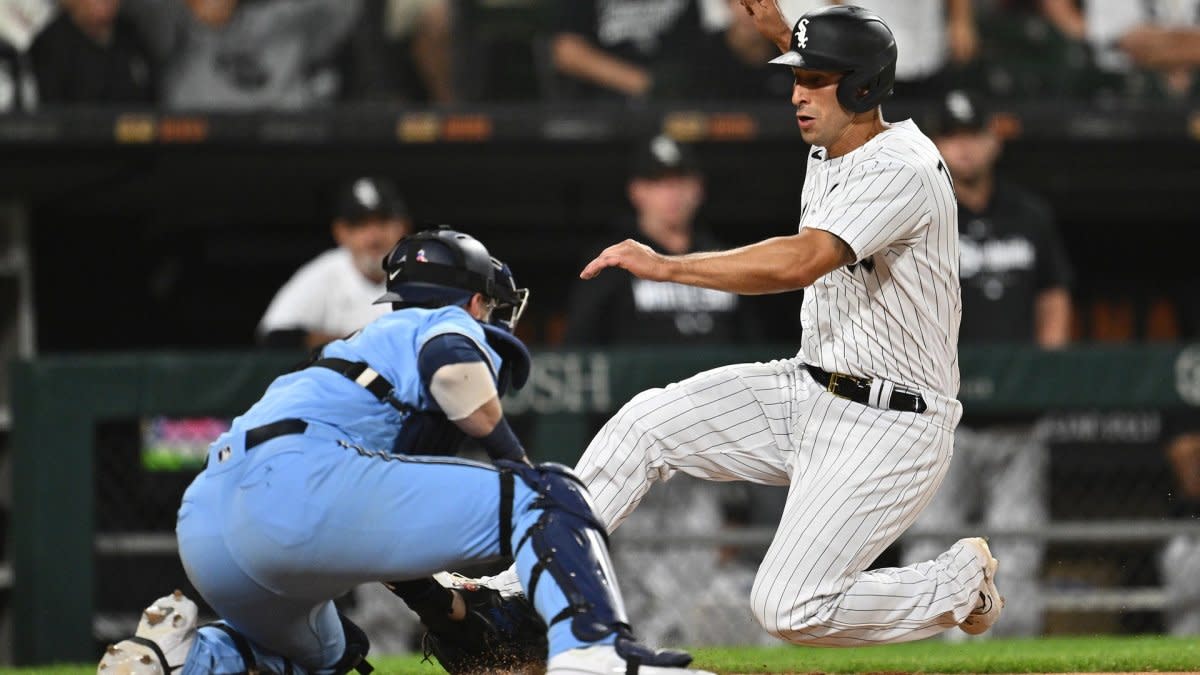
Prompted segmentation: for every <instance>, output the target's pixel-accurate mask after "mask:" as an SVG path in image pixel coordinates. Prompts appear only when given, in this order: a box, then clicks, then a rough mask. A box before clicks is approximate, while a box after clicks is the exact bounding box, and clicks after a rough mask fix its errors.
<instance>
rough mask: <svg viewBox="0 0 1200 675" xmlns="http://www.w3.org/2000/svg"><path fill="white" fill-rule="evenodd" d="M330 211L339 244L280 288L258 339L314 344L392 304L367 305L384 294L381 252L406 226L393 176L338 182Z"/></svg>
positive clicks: (345, 332)
mask: <svg viewBox="0 0 1200 675" xmlns="http://www.w3.org/2000/svg"><path fill="white" fill-rule="evenodd" d="M336 209H337V212H336V217H335V218H334V221H333V226H332V230H333V239H334V241H336V242H337V245H338V247H337V248H335V249H331V250H329V251H326V252H324V253H322V254H321V255H319V256H317V257H316V258H315V259H313V260H312V261H310V262H308V263H307V264H305V265H304V266H303V267H301V268H300V269H299V270H298V271H297V272H296V273H295V274H294V275H292V278H291V279H289V280H288V282H287V283H286V284H284V285H283V287H282V288H280V289H279V291H278V292H277V293H276V294H275V298H274V299H273V300H271V304H270V306H269V307H267V311H266V314H264V315H263V318H262V321H261V322H260V323H259V325H258V338H259V341H260V342H261V343H263V344H265V345H267V346H271V347H301V346H303V347H305V348H308V349H313V348H316V347H320V346H321V345H323V344H325V343H327V342H329V341H331V340H336V339H338V338H341V337H344V336H346V335H349V334H350V333H353V332H354V331H356V330H358V329H360V328H362V327H363V326H365V325H366V324H368V323H370V322H371V321H372V320H373V319H375V318H376V317H378V316H381V315H383V314H384V313H386V312H387V311H389V310H390V307H388V306H387V305H376V304H373V303H374V302H375V300H376V299H377V298H379V296H381V295H383V293H384V282H385V281H386V280H385V279H384V274H383V267H382V262H383V256H384V255H386V254H387V252H388V251H389V250H391V248H392V246H393V245H394V244H395V243H396V241H398V240H399V239H400V238H401V237H403V236H405V235H407V234H409V232H410V231H411V230H412V223H411V220H410V219H409V215H408V211H407V209H406V208H405V205H404V202H403V201H402V200H401V198H400V195H399V194H398V193H397V191H396V188H395V186H394V185H393V184H392V183H391V181H388V180H387V179H384V178H373V177H363V178H358V179H355V180H354V181H352V182H350V183H347V184H346V185H344V186H342V187H341V189H340V191H339V193H338V196H337V206H336Z"/></svg>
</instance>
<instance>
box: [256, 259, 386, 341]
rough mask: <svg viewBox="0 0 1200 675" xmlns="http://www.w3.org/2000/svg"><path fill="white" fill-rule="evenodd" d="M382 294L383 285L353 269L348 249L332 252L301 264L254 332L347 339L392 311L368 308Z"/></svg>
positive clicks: (281, 289)
mask: <svg viewBox="0 0 1200 675" xmlns="http://www.w3.org/2000/svg"><path fill="white" fill-rule="evenodd" d="M385 290H386V289H385V288H384V284H383V282H380V283H375V282H373V281H371V280H370V279H368V278H366V277H364V276H363V275H362V272H359V271H358V268H357V267H355V266H354V260H353V259H352V258H351V256H350V252H349V251H347V250H346V249H344V248H335V249H331V250H329V251H326V252H324V253H322V254H321V255H319V256H317V257H316V258H313V259H312V260H310V261H309V262H308V263H305V265H304V266H303V267H301V268H300V269H298V270H296V273H295V274H293V275H292V278H291V279H288V281H287V283H285V284H284V285H283V286H282V287H281V288H280V289H279V291H278V292H277V293H276V294H275V298H274V299H272V300H271V304H270V305H269V306H268V307H267V311H266V313H265V314H264V315H263V318H262V320H261V321H260V322H259V324H258V332H259V334H260V335H265V334H266V333H269V332H271V331H274V330H294V329H302V330H306V331H309V332H317V333H326V334H328V335H349V334H350V333H353V332H354V331H356V330H358V329H360V328H362V327H363V326H365V325H367V324H368V323H371V321H373V320H375V319H376V318H377V317H380V316H382V315H383V314H385V313H387V312H389V311H391V309H392V307H391V305H388V304H383V305H375V304H372V303H374V302H375V301H376V300H377V299H378V298H379V296H381V295H383V294H384V292H385Z"/></svg>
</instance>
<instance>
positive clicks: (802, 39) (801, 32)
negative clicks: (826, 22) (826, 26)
mask: <svg viewBox="0 0 1200 675" xmlns="http://www.w3.org/2000/svg"><path fill="white" fill-rule="evenodd" d="M796 46H797V47H801V48H804V49H807V48H808V19H800V22H799V23H797V24H796Z"/></svg>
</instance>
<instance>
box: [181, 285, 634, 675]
mask: <svg viewBox="0 0 1200 675" xmlns="http://www.w3.org/2000/svg"><path fill="white" fill-rule="evenodd" d="M447 333H456V334H458V335H462V336H465V337H467V338H469V339H470V340H472V341H473V342H474V343H475V345H476V346H477V347H478V348H479V351H480V352H481V353H482V354H483V355H484V357H485V360H487V362H488V365H489V366H490V367H491V369H492V373H493V376H496V374H497V373H499V372H500V367H501V365H502V363H501V356H500V354H499V353H497V351H496V350H495V349H493V348H492V346H491V345H489V344H488V341H487V337H486V335H485V332H484V329H483V327H482V326H481V324H480V323H479V322H477V321H475V320H474V319H473V318H472V317H471V316H470V315H469V314H467V313H466V311H464V310H463V309H462V308H460V307H456V306H451V307H443V308H440V309H432V310H427V309H415V308H410V309H404V310H400V311H395V312H391V313H389V314H387V315H385V316H383V317H381V318H379V319H377V320H376V321H374V322H373V323H371V324H370V325H368V326H367V327H366V328H364V329H363V330H362V331H361V332H359V333H358V334H356V335H354V336H352V337H350V338H348V339H346V340H338V341H335V342H333V343H330V344H329V345H328V346H326V347H325V349H324V350H323V354H322V356H323V357H326V358H330V357H332V358H340V359H345V360H347V361H354V362H365V363H366V364H369V365H370V367H371V368H373V369H374V370H376V371H378V372H379V373H380V374H381V375H382V376H383V377H384V378H386V379H387V380H388V381H389V382H390V383H391V384H392V385H394V387H395V390H394V392H393V394H392V396H393V398H394V399H396V400H397V401H398V402H399V403H400V404H402V406H401V407H403V406H404V405H406V406H411V407H414V408H417V409H421V410H429V409H435V408H436V403H434V402H433V401H432V399H431V396H430V394H429V392H428V391H427V390H426V388H425V387H424V386H423V385H422V383H421V378H420V375H419V373H418V367H417V358H418V355H419V354H420V351H421V348H422V347H423V346H425V345H426V344H427V343H428V342H429V341H430V340H431V339H433V338H435V337H437V336H439V335H444V334H447ZM405 418H406V413H402V412H401V410H400V409H398V408H397V407H396V406H394V405H391V404H389V403H387V402H385V401H381V400H380V399H379V398H377V397H376V396H375V395H374V394H372V393H371V392H370V391H368V390H367V389H365V388H364V387H363V386H361V385H360V384H358V383H356V382H355V381H354V380H352V379H350V378H349V377H347V376H346V375H343V374H341V373H339V372H335V371H334V370H330V369H328V368H322V367H309V368H305V369H303V370H300V371H297V372H293V373H289V374H286V375H283V376H281V377H279V378H277V379H276V380H275V381H274V382H273V383H272V384H271V385H270V387H269V388H268V389H267V391H266V393H265V394H264V395H263V397H262V399H260V400H259V401H258V402H257V403H256V404H254V406H253V407H251V408H250V410H248V411H247V412H246V413H245V414H244V415H242V416H240V417H238V418H237V419H235V420H234V421H233V424H232V426H231V428H230V430H229V431H228V432H227V433H225V434H223V435H222V436H221V437H220V438H218V439H217V441H216V442H214V443H213V444H212V446H211V448H210V450H209V457H208V464H207V466H206V468H205V469H204V471H202V472H201V473H200V475H199V476H197V477H196V479H195V481H194V482H193V483H192V485H191V486H190V487H189V488H188V490H187V492H186V493H185V494H184V497H183V504H182V506H181V507H180V510H179V519H178V523H177V526H176V532H177V535H178V539H179V552H180V557H181V559H182V561H183V565H184V569H185V570H186V572H187V575H188V578H189V579H190V580H191V582H192V583H193V585H194V586H195V587H196V589H197V590H198V591H199V592H200V594H201V595H202V596H203V597H204V599H205V600H206V601H207V602H208V603H209V604H210V605H211V606H212V607H213V609H214V610H215V611H216V612H217V613H218V614H219V615H220V616H221V617H222V619H224V620H225V621H226V622H227V623H228V624H229V625H230V626H232V627H233V628H235V629H236V630H237V632H239V633H241V634H242V635H243V636H245V637H246V638H248V639H249V641H250V642H251V645H252V647H253V648H254V652H255V657H256V660H257V662H258V667H259V668H260V669H263V670H264V671H266V672H276V673H282V672H284V661H283V659H282V658H281V656H280V655H284V656H286V657H288V658H289V659H290V660H291V663H292V664H293V671H292V672H296V673H303V672H311V673H327V672H332V671H333V666H334V665H335V664H336V663H337V662H338V660H339V659H340V658H341V657H342V655H343V652H344V651H345V649H346V642H345V637H344V633H343V628H342V625H341V622H340V619H339V618H338V615H337V612H336V610H335V608H334V605H333V602H332V599H333V598H335V597H338V596H340V595H342V594H343V593H345V592H346V591H348V590H349V589H350V588H352V587H353V586H356V585H358V584H361V583H366V582H371V581H385V580H386V581H391V580H404V579H415V578H420V577H424V576H428V575H430V574H432V573H435V572H438V571H440V570H444V569H452V568H453V567H454V566H456V565H460V564H462V563H465V562H478V561H484V560H487V559H492V558H496V557H498V556H500V555H501V554H502V552H504V551H505V549H507V548H508V547H509V546H511V549H508V550H511V551H514V552H515V557H516V561H517V568H518V572H519V574H520V575H521V577H522V580H523V581H525V582H526V583H528V581H529V578H530V577H529V575H530V572H531V568H533V566H534V564H535V563H536V562H537V553H535V552H534V548H535V547H534V546H531V545H526V544H525V542H524V540H522V539H521V537H522V535H523V534H525V533H526V531H527V530H529V528H530V527H531V526H532V525H533V524H534V523H536V522H538V519H539V518H541V517H543V515H544V511H543V509H545V508H546V507H545V506H544V505H535V502H536V501H537V498H538V496H539V495H538V492H537V489H535V488H536V486H534V487H531V485H532V484H531V483H528V482H527V481H525V480H516V481H515V482H514V483H513V484H512V495H511V504H512V508H511V516H512V519H511V524H509V525H504V526H502V525H501V523H500V519H501V515H500V514H501V513H502V509H501V506H500V504H501V487H500V486H501V480H500V479H499V476H500V474H499V472H498V471H497V470H496V469H495V468H494V467H492V466H491V465H487V464H481V463H477V462H470V461H465V460H459V459H454V458H448V457H424V456H403V455H397V454H392V453H391V452H390V450H391V448H392V446H393V443H394V442H395V440H396V437H397V434H398V432H399V430H400V429H401V426H402V425H403V423H404V420H405ZM289 419H298V420H303V421H304V422H307V427H306V428H303V429H302V431H300V432H299V433H288V434H285V435H280V436H276V437H274V438H271V439H270V440H266V441H265V442H261V443H258V444H256V445H253V447H251V448H249V449H247V447H246V445H247V432H248V431H250V430H253V429H257V428H260V427H263V426H264V425H271V424H273V423H276V422H278V421H280V420H289ZM531 471H532V470H531ZM502 528H503V530H504V531H505V532H506V533H507V534H510V540H509V542H507V543H505V545H504V546H502V542H501V540H500V538H501V532H502ZM535 529H540V528H535ZM532 539H533V540H534V541H535V542H536V541H537V540H538V537H533V538H532ZM571 576H574V575H571ZM601 576H604V575H603V574H602V575H601ZM542 577H543V580H542V581H541V583H539V584H537V591H536V594H535V595H536V597H534V598H532V600H533V602H534V605H535V607H536V608H537V609H538V610H539V613H541V614H542V616H543V617H555V616H559V615H567V614H570V611H564V610H568V609H569V607H568V606H569V604H570V603H568V601H567V599H566V596H565V595H564V593H563V591H562V590H561V588H560V585H559V584H558V583H557V582H556V581H555V579H554V578H553V577H552V576H551V575H549V574H546V575H542ZM607 581H608V582H611V583H613V584H614V586H613V595H614V597H615V598H617V602H616V604H617V605H618V606H617V607H616V610H617V612H618V618H619V619H620V620H621V621H624V617H623V615H624V611H623V609H622V608H620V607H619V595H618V594H617V591H616V590H615V580H613V579H611V577H610V578H609V579H608V580H607ZM535 583H536V582H535ZM397 609H399V605H397ZM548 623H550V621H549V620H548ZM571 624H572V622H571V621H560V622H557V623H553V624H552V625H551V628H550V633H549V637H550V655H554V654H557V653H559V652H561V651H564V650H566V649H571V648H575V647H579V646H584V645H586V644H597V643H600V644H607V643H611V642H612V641H613V639H614V637H613V635H611V634H610V635H606V636H601V637H599V638H597V639H595V640H589V641H584V640H581V639H580V638H579V637H577V635H576V634H575V632H573V631H572V630H571V628H570V626H571ZM576 630H578V627H577V628H576ZM585 636H586V633H585ZM231 644H232V643H231V642H229V641H227V640H225V639H224V638H223V634H220V633H213V632H211V631H201V634H200V637H199V639H197V641H196V643H195V645H194V646H193V648H192V651H191V652H190V653H189V655H188V659H187V662H186V665H185V666H184V669H183V673H185V675H191V673H208V672H220V669H221V667H222V666H221V664H240V663H242V662H241V659H240V657H238V654H237V652H236V651H235V650H233V648H232V646H231ZM227 667H228V666H227ZM233 667H234V668H235V669H236V668H237V667H236V665H234V666H233Z"/></svg>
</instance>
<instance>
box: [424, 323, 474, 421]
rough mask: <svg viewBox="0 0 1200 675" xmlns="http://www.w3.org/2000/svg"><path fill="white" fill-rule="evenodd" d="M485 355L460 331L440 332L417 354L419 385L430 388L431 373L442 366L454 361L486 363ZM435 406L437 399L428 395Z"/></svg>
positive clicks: (426, 388)
mask: <svg viewBox="0 0 1200 675" xmlns="http://www.w3.org/2000/svg"><path fill="white" fill-rule="evenodd" d="M487 360H488V359H487V356H486V355H485V354H484V353H483V352H482V351H481V350H480V348H479V345H477V344H476V343H475V341H474V340H471V339H470V338H468V337H467V336H465V335H463V334H461V333H440V334H438V335H435V336H434V337H432V338H430V339H429V340H428V341H426V342H425V344H424V345H423V346H422V347H421V351H420V352H419V353H418V354H417V372H418V373H420V375H421V387H422V388H424V389H425V391H429V390H430V382H431V381H432V380H433V374H434V373H436V372H437V371H438V369H440V368H441V367H442V366H448V365H451V364H455V363H476V362H484V363H487ZM430 403H431V404H432V405H433V406H434V407H435V408H437V407H438V405H437V400H436V399H434V398H433V397H430Z"/></svg>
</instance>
